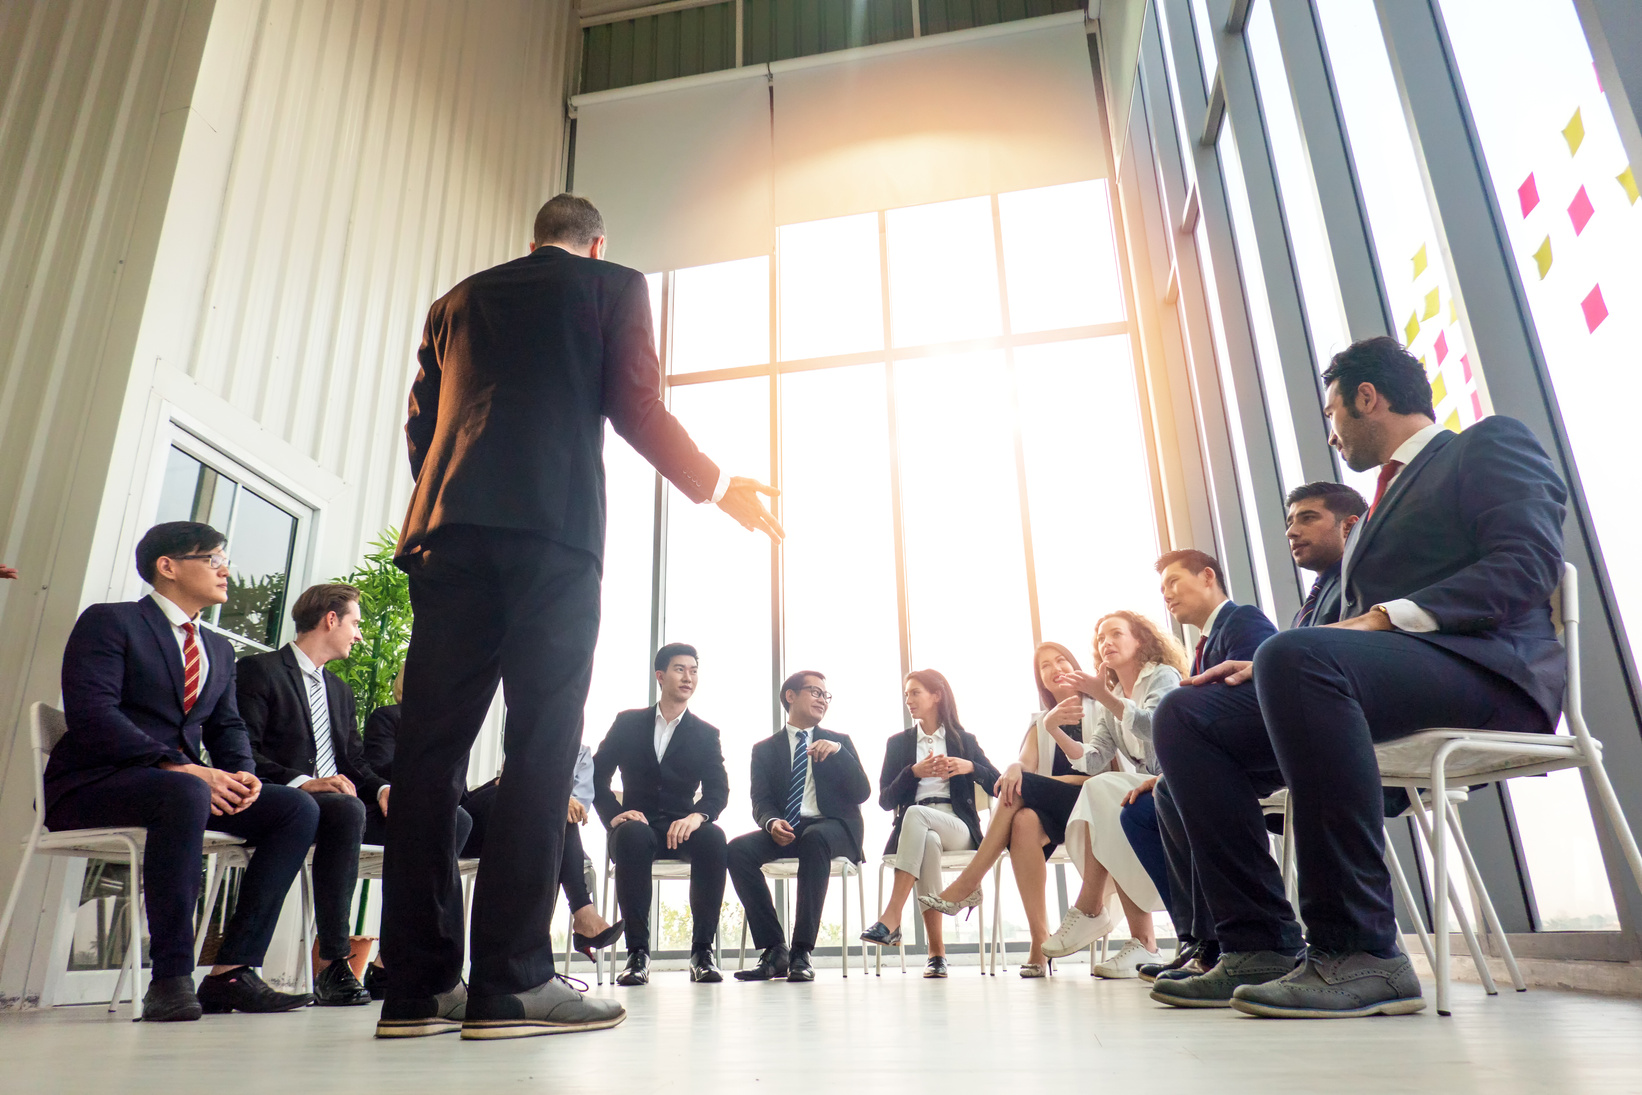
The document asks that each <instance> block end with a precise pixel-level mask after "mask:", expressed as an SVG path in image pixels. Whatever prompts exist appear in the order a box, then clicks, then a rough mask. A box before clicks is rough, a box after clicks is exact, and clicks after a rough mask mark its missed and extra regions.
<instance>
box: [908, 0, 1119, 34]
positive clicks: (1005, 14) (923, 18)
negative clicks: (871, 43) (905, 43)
mask: <svg viewBox="0 0 1642 1095" xmlns="http://www.w3.org/2000/svg"><path fill="white" fill-rule="evenodd" d="M918 2H919V4H920V5H921V6H920V7H919V9H918V10H919V15H918V19H919V22H920V24H921V27H922V31H923V33H924V34H940V33H942V32H943V31H949V30H968V29H969V28H970V27H984V26H990V25H991V24H993V23H1009V22H1013V21H1014V20H1016V19H1033V18H1036V17H1037V16H1040V15H1057V14H1059V13H1060V12H1063V11H1082V10H1084V8H1085V7H1086V6H1087V5H1086V3H1085V0H918Z"/></svg>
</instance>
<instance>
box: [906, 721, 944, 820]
mask: <svg viewBox="0 0 1642 1095" xmlns="http://www.w3.org/2000/svg"><path fill="white" fill-rule="evenodd" d="M913 733H915V734H917V735H918V747H917V750H916V751H915V752H914V754H913V758H912V759H913V760H914V761H924V760H928V759H929V758H930V757H934V756H941V757H944V756H946V755H947V751H946V727H944V726H937V727H936V728H935V733H934V734H926V733H924V731H923V727H921V726H918V727H914V728H913ZM951 796H952V781H951V780H949V779H937V778H935V777H934V776H919V777H918V791H917V793H916V794H915V795H914V796H913V801H914V802H922V801H923V800H924V799H926V798H950V797H951Z"/></svg>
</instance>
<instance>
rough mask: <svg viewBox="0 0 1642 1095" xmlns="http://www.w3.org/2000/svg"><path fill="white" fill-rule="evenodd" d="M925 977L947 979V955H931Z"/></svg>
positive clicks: (925, 967)
mask: <svg viewBox="0 0 1642 1095" xmlns="http://www.w3.org/2000/svg"><path fill="white" fill-rule="evenodd" d="M924 976H925V977H945V976H946V955H944V954H932V955H930V956H929V961H928V962H927V963H926V964H925V965H924Z"/></svg>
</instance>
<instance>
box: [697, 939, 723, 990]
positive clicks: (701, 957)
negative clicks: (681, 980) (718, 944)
mask: <svg viewBox="0 0 1642 1095" xmlns="http://www.w3.org/2000/svg"><path fill="white" fill-rule="evenodd" d="M690 980H692V981H694V982H695V983H696V984H698V985H716V984H718V983H719V982H720V981H722V980H724V975H723V974H722V973H720V972H719V969H718V962H717V961H716V960H715V959H714V958H713V948H711V947H703V948H702V949H701V950H698V951H696V953H694V954H692V955H691V956H690Z"/></svg>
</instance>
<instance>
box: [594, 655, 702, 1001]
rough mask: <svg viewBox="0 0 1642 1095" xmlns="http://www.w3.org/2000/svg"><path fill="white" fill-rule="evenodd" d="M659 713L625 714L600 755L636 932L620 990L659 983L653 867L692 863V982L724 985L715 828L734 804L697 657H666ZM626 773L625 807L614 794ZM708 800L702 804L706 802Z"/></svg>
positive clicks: (606, 816)
mask: <svg viewBox="0 0 1642 1095" xmlns="http://www.w3.org/2000/svg"><path fill="white" fill-rule="evenodd" d="M655 673H656V683H657V684H658V685H660V687H661V700H660V701H659V702H658V703H657V704H656V706H654V707H647V708H645V709H643V710H640V711H623V712H622V713H621V714H619V715H617V716H616V721H615V722H614V723H612V724H611V725H610V732H609V733H607V734H606V735H605V736H604V741H602V742H600V743H599V748H598V751H597V752H595V753H594V754H593V803H594V805H595V806H596V807H597V808H598V811H599V817H600V818H602V819H603V820H604V823H605V825H606V827H608V829H609V830H610V858H611V859H612V860H614V861H615V864H616V898H617V900H618V901H619V902H620V904H621V915H622V919H623V920H625V921H626V922H627V968H626V969H625V970H623V971H622V972H621V974H620V976H618V977H617V978H616V984H618V985H643V984H647V983H649V980H650V894H651V886H650V865H651V864H652V863H653V862H655V860H656V859H658V858H661V859H688V860H689V861H690V980H692V981H698V982H708V983H716V982H719V981H722V980H723V979H724V976H723V974H721V973H720V972H719V969H718V963H717V962H716V961H715V960H714V958H713V937H714V936H715V935H717V934H718V912H719V907H720V906H721V905H722V904H723V903H724V870H725V858H724V857H725V849H724V830H723V829H720V828H719V827H718V826H717V825H715V824H713V822H714V820H715V819H716V818H717V817H718V815H719V814H721V813H723V812H724V807H725V806H727V805H729V801H730V777H729V776H728V775H727V774H726V773H725V771H724V753H723V750H722V749H721V747H720V746H719V737H718V730H717V729H715V728H714V727H713V726H711V725H709V724H708V723H705V722H703V721H702V720H701V719H699V718H697V717H696V716H695V715H694V714H692V713H691V712H690V710H689V706H688V705H689V703H690V697H691V696H693V695H694V694H695V690H696V673H697V663H696V648H695V647H693V646H688V645H686V644H684V643H669V644H667V645H666V646H664V647H662V648H661V649H660V650H658V651H656V659H655ZM618 770H619V771H620V772H621V785H622V797H621V799H620V801H618V800H617V799H616V795H615V792H613V791H612V790H611V789H610V777H611V776H613V775H614V774H615V773H616V772H617V771H618ZM698 791H699V792H700V797H699V798H698V797H697V792H698Z"/></svg>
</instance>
